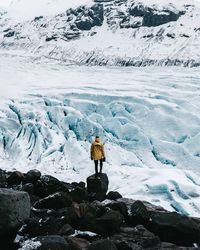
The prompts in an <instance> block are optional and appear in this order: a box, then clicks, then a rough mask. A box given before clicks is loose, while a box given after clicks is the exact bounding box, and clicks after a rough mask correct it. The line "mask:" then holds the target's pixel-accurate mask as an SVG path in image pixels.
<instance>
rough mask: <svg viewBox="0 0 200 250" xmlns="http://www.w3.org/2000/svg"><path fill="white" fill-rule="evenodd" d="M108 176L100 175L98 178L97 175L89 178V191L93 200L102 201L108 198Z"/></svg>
mask: <svg viewBox="0 0 200 250" xmlns="http://www.w3.org/2000/svg"><path fill="white" fill-rule="evenodd" d="M108 184H109V181H108V176H107V175H106V174H99V176H98V178H96V177H95V175H92V176H89V177H88V178H87V191H88V193H89V196H90V198H91V200H99V201H102V200H104V199H105V198H106V193H107V191H108Z"/></svg>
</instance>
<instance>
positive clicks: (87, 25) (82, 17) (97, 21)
mask: <svg viewBox="0 0 200 250" xmlns="http://www.w3.org/2000/svg"><path fill="white" fill-rule="evenodd" d="M75 15H77V17H76V21H75V24H76V26H77V28H78V29H79V30H91V28H92V27H94V26H101V25H102V23H103V19H104V15H103V5H101V4H95V5H93V6H92V7H91V9H86V8H84V7H82V8H79V9H77V11H76V12H75Z"/></svg>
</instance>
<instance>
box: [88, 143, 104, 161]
mask: <svg viewBox="0 0 200 250" xmlns="http://www.w3.org/2000/svg"><path fill="white" fill-rule="evenodd" d="M90 153H91V159H92V160H94V161H96V160H100V159H102V158H104V157H105V152H104V145H103V144H102V143H101V142H100V141H99V140H95V141H94V142H93V143H92V145H91V150H90Z"/></svg>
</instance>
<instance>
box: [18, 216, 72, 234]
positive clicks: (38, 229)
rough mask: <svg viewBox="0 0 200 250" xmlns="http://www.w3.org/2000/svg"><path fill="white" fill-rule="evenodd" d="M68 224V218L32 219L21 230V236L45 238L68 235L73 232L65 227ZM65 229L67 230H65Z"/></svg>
mask: <svg viewBox="0 0 200 250" xmlns="http://www.w3.org/2000/svg"><path fill="white" fill-rule="evenodd" d="M67 223H68V220H67V218H66V217H64V216H63V217H53V216H46V217H43V218H41V217H36V216H35V217H32V218H30V219H28V220H27V221H26V224H25V225H24V226H23V228H22V229H21V230H20V232H19V234H20V235H21V236H25V235H29V237H36V236H43V235H53V234H60V235H65V234H66V235H67V233H69V232H72V231H69V228H68V231H67V227H65V225H66V224H67ZM64 227H65V228H64Z"/></svg>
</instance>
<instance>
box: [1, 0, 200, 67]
mask: <svg viewBox="0 0 200 250" xmlns="http://www.w3.org/2000/svg"><path fill="white" fill-rule="evenodd" d="M70 7H71V8H70ZM199 17H200V5H199V2H197V1H190V3H189V4H188V1H185V0H177V1H176V2H174V1H173V2H172V1H169V0H167V1H161V0H150V1H145V0H140V1H139V0H94V1H92V0H79V1H63V0H58V1H50V0H49V1H46V0H45V1H34V2H33V1H31V0H29V1H25V0H21V1H13V2H12V3H11V5H10V6H9V7H7V11H1V18H0V48H1V49H6V50H8V51H10V52H11V53H17V51H18V52H19V53H20V54H21V53H24V55H31V56H34V57H35V58H51V59H56V60H59V61H62V62H66V63H69V64H79V65H85V64H87V65H119V66H129V65H130V66H131V65H134V66H146V65H151V64H156V65H184V66H199V64H200V59H199V58H200V48H199V46H200V45H199V44H200V26H199Z"/></svg>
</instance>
